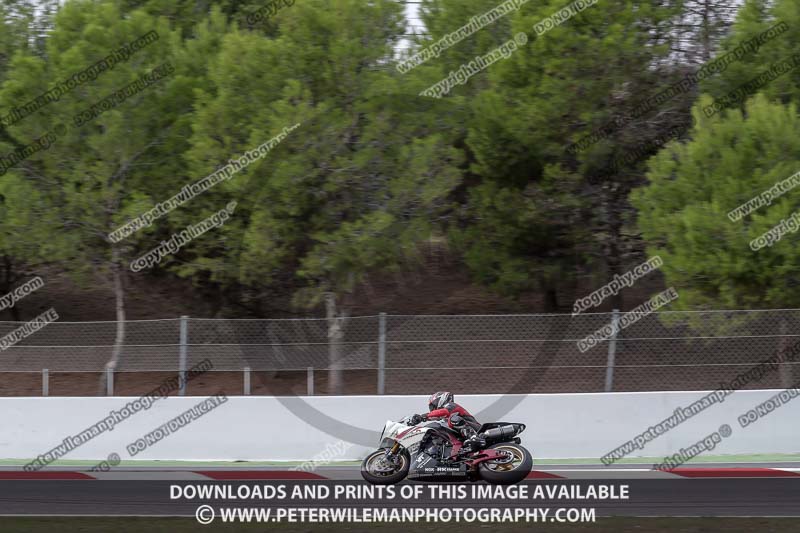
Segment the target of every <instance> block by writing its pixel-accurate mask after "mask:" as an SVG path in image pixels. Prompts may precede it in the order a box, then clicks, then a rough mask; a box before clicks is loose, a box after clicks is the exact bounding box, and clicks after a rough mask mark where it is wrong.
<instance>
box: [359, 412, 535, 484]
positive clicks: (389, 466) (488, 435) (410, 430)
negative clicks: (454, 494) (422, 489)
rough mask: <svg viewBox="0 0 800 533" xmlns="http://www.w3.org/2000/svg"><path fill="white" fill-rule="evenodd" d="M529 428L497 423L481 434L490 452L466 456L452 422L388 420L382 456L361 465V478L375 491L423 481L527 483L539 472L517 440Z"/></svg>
mask: <svg viewBox="0 0 800 533" xmlns="http://www.w3.org/2000/svg"><path fill="white" fill-rule="evenodd" d="M524 430H525V424H514V423H508V422H494V423H490V424H484V425H483V426H481V429H480V431H479V432H478V433H479V434H480V435H481V436H482V437H483V438H484V439H485V440H486V446H485V447H482V448H481V449H478V450H471V449H470V450H468V451H465V450H464V443H463V442H462V440H461V434H460V433H459V432H458V431H456V430H455V429H453V428H451V427H450V424H448V422H447V421H446V420H426V421H423V422H421V423H419V424H416V425H413V424H411V417H406V418H404V419H402V420H400V421H398V422H393V421H391V420H388V421H387V422H386V425H385V426H384V428H383V432H382V433H381V437H380V440H379V442H380V445H379V447H378V450H377V451H374V452H372V453H371V454H369V455H368V456H367V457H366V459H364V461H363V462H362V463H361V477H363V478H364V479H365V480H367V481H368V482H370V483H372V484H375V485H390V484H393V483H398V482H399V481H402V480H403V479H405V478H408V479H412V480H417V481H437V482H438V481H471V482H472V481H480V480H483V481H486V482H488V483H493V484H499V485H510V484H513V483H518V482H520V481H522V480H523V479H525V478H526V477H527V476H528V474H529V473H530V471H531V468H533V457H532V456H531V453H530V452H529V451H528V450H526V449H525V448H523V447H522V446H520V442H521V440H520V438H519V437H518V436H517V435H519V434H520V433H522V432H523V431H524Z"/></svg>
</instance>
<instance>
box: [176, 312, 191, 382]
mask: <svg viewBox="0 0 800 533" xmlns="http://www.w3.org/2000/svg"><path fill="white" fill-rule="evenodd" d="M188 337H189V317H188V316H186V315H182V316H181V340H180V344H181V345H180V351H179V360H178V370H179V372H180V381H179V383H180V390H179V391H178V394H179V395H180V396H186V344H187V342H188V340H187V338H188Z"/></svg>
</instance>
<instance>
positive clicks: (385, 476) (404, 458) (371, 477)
mask: <svg viewBox="0 0 800 533" xmlns="http://www.w3.org/2000/svg"><path fill="white" fill-rule="evenodd" d="M397 460H398V464H395V463H392V462H389V461H387V460H386V449H380V450H376V451H374V452H372V453H371V454H369V455H368V456H367V458H366V459H364V461H363V462H362V463H361V477H363V478H364V479H365V480H367V481H369V482H370V483H372V484H373V485H392V484H394V483H398V482H400V481H402V480H403V479H405V477H406V476H407V475H408V469H409V467H410V466H411V459H410V458H409V456H408V452H406V451H403V452H400V454H399V455H398V456H397Z"/></svg>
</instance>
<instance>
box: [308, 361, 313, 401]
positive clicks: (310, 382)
mask: <svg viewBox="0 0 800 533" xmlns="http://www.w3.org/2000/svg"><path fill="white" fill-rule="evenodd" d="M306 393H307V394H308V395H309V396H314V367H313V366H310V367H308V369H307V370H306Z"/></svg>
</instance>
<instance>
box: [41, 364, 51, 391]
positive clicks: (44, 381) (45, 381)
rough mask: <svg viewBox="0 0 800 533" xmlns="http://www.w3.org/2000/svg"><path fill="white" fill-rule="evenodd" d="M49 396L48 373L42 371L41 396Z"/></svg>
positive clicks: (44, 370) (47, 371) (45, 370)
mask: <svg viewBox="0 0 800 533" xmlns="http://www.w3.org/2000/svg"><path fill="white" fill-rule="evenodd" d="M49 395H50V371H49V370H47V369H46V368H43V369H42V396H49Z"/></svg>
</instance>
